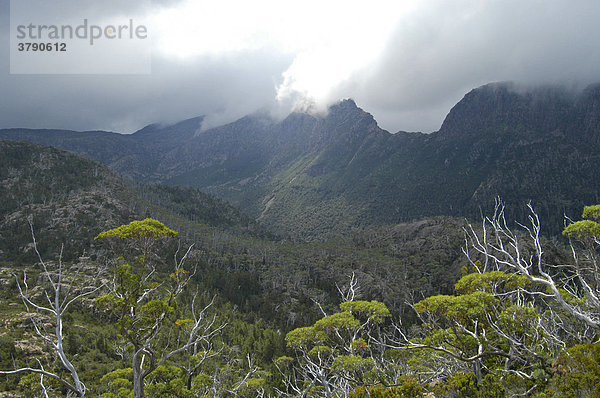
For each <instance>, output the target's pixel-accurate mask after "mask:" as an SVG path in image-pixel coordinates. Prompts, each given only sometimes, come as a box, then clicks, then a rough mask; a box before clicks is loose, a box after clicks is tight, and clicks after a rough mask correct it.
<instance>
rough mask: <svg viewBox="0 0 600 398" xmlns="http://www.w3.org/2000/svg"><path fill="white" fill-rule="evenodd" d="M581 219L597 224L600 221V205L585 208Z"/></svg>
mask: <svg viewBox="0 0 600 398" xmlns="http://www.w3.org/2000/svg"><path fill="white" fill-rule="evenodd" d="M581 217H582V218H586V219H588V220H593V221H596V222H598V221H600V205H594V206H585V207H584V208H583V214H582V215H581Z"/></svg>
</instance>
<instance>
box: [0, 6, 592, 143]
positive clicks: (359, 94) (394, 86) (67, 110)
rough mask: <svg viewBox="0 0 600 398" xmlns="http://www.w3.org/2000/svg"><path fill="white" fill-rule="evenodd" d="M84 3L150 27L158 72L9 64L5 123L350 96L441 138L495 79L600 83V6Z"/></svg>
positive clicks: (167, 118) (316, 107)
mask: <svg viewBox="0 0 600 398" xmlns="http://www.w3.org/2000/svg"><path fill="white" fill-rule="evenodd" d="M14 1H25V0H14ZM79 1H80V2H82V4H83V3H85V2H87V3H85V4H91V6H93V8H92V9H91V10H92V11H88V12H89V13H92V14H88V15H92V16H93V17H94V18H95V19H101V18H102V17H103V16H106V17H108V16H109V15H113V14H115V13H119V15H125V16H128V17H129V16H131V17H132V18H141V19H143V20H144V21H145V22H146V23H147V25H148V30H149V32H150V37H151V50H152V51H151V68H150V73H145V74H94V75H81V74H78V75H74V74H28V75H22V74H10V59H9V58H10V57H1V58H0V128H11V127H27V128H63V129H72V130H108V131H116V132H120V133H132V132H134V131H136V130H137V129H140V128H142V127H143V126H145V125H148V124H151V123H156V122H159V123H172V122H176V121H179V120H183V119H187V118H191V117H195V116H199V115H204V116H205V117H206V119H205V125H204V127H205V128H208V127H212V126H217V125H221V124H225V123H228V122H231V121H234V120H235V119H237V118H239V117H242V116H244V115H247V114H249V113H253V112H256V111H264V110H267V111H269V112H271V113H272V114H273V115H274V116H276V117H283V116H285V115H287V114H288V113H289V112H291V111H294V110H308V111H311V112H323V111H324V110H326V109H327V107H328V106H329V105H330V104H332V103H335V102H336V101H339V100H340V99H344V98H352V99H354V100H355V101H356V103H357V104H358V106H360V107H361V108H362V109H364V110H365V111H367V112H370V113H371V114H372V115H373V116H374V117H375V119H376V120H377V122H378V123H379V125H380V127H382V128H384V129H386V130H388V131H390V132H397V131H400V130H402V131H422V132H432V131H436V130H438V129H439V128H440V125H441V123H442V121H443V120H444V117H445V116H446V114H447V113H448V112H449V110H450V109H451V108H452V106H453V105H454V104H456V103H457V102H458V101H459V100H460V99H461V98H462V97H463V96H464V95H465V94H466V93H467V92H468V91H470V90H471V89H473V88H475V87H478V86H480V85H483V84H486V83H490V82H497V81H514V82H517V83H521V84H524V85H540V84H561V85H567V86H577V87H584V86H585V85H587V84H590V83H593V82H599V81H600V45H598V38H600V23H598V21H600V1H597V0H489V1H488V0H479V1H476V0H453V1H447V0H419V1H416V0H415V1H412V0H371V1H369V2H366V1H364V0H363V1H354V0H344V1H338V0H319V1H316V0H302V1H296V0H293V1H287V0H253V1H248V0H245V1H244V0H221V1H218V2H216V1H205V0H153V1H148V2H147V3H144V2H137V1H136V2H132V1H120V2H119V1H117V0H111V1H112V3H113V5H112V6H111V5H110V4H109V3H110V1H107V0H102V1H101V0H92V1H90V0H79ZM56 3H57V4H59V3H60V1H56ZM124 4H125V5H126V6H125V7H123V5H124ZM9 5H10V1H9V0H0V35H2V37H3V40H1V41H0V51H2V53H3V54H9V55H10V54H11V53H10V52H9V49H10V41H9V37H10V36H11V34H12V33H13V32H12V30H11V27H10V20H11V16H10V12H9V10H10V7H9ZM100 5H101V6H100ZM55 12H56V14H57V15H61V13H64V12H65V8H64V7H62V8H61V7H56V11H55ZM81 62H83V61H81Z"/></svg>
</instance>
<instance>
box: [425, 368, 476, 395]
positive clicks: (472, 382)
mask: <svg viewBox="0 0 600 398" xmlns="http://www.w3.org/2000/svg"><path fill="white" fill-rule="evenodd" d="M435 394H436V397H437V396H440V397H456V398H459V397H460V398H477V394H478V389H477V380H476V379H475V375H474V374H473V373H464V372H458V373H456V374H454V375H452V376H451V377H449V378H448V379H447V380H446V381H444V382H443V383H442V384H440V385H438V386H436V387H435Z"/></svg>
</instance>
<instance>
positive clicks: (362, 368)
mask: <svg viewBox="0 0 600 398" xmlns="http://www.w3.org/2000/svg"><path fill="white" fill-rule="evenodd" d="M374 367H375V361H374V360H373V358H370V357H367V358H363V357H361V356H358V355H340V356H337V357H336V358H335V359H334V360H333V363H332V364H331V369H332V370H333V371H335V372H347V373H351V374H354V375H361V374H364V373H367V372H369V371H370V370H372V369H373V368H374Z"/></svg>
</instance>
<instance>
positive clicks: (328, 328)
mask: <svg viewBox="0 0 600 398" xmlns="http://www.w3.org/2000/svg"><path fill="white" fill-rule="evenodd" d="M359 327H360V322H359V321H358V320H357V319H356V318H354V317H353V316H352V314H351V313H350V311H344V312H336V313H335V314H333V315H329V316H326V317H324V318H322V319H319V320H318V321H317V322H315V326H314V328H315V330H316V331H322V332H325V333H327V334H332V333H334V332H340V331H342V332H343V331H350V330H354V329H357V328H359Z"/></svg>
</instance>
